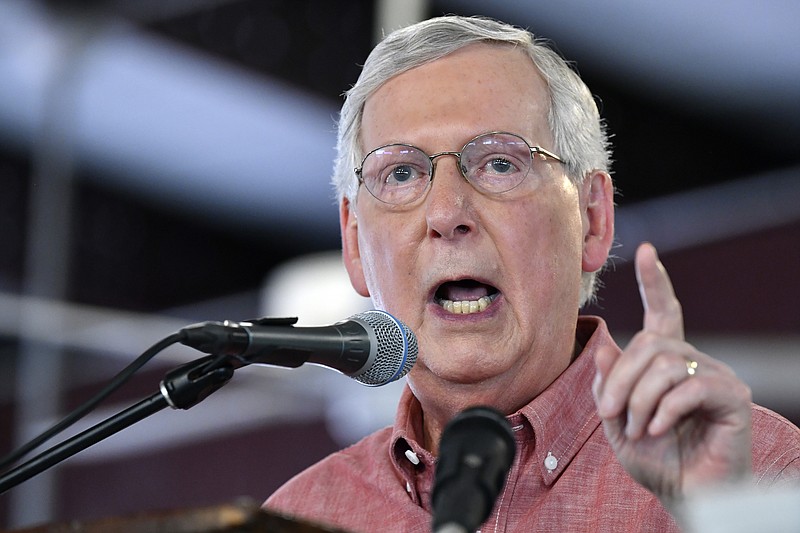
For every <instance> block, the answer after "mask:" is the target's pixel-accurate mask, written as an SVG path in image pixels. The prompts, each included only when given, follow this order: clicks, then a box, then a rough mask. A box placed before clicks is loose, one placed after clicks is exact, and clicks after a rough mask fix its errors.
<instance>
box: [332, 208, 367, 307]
mask: <svg viewBox="0 0 800 533" xmlns="http://www.w3.org/2000/svg"><path fill="white" fill-rule="evenodd" d="M339 227H340V229H341V232H342V259H343V261H344V267H345V269H347V274H348V276H350V283H351V284H352V285H353V288H354V289H355V290H356V292H357V293H358V294H360V295H361V296H364V297H369V290H368V289H367V281H366V279H365V278H364V267H363V265H362V264H361V250H360V249H359V246H358V218H357V217H356V212H355V208H354V206H351V205H350V200H348V199H347V198H344V199H342V202H341V204H339Z"/></svg>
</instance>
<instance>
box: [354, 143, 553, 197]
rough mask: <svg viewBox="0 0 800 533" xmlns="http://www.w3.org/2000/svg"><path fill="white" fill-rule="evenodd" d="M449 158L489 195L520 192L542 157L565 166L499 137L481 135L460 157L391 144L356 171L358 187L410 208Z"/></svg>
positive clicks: (543, 152)
mask: <svg viewBox="0 0 800 533" xmlns="http://www.w3.org/2000/svg"><path fill="white" fill-rule="evenodd" d="M445 155H451V156H453V157H456V158H457V159H458V168H459V170H460V171H461V175H462V176H464V179H466V180H467V181H468V182H469V183H471V184H472V186H473V187H475V188H476V189H477V190H479V191H481V192H484V193H488V194H498V193H503V192H507V191H510V190H511V189H513V188H515V187H517V186H518V185H519V184H520V183H522V182H523V181H524V180H525V178H526V177H527V176H528V174H530V173H531V169H532V167H533V163H534V161H535V160H536V156H539V157H540V158H542V159H544V160H546V159H547V158H549V159H553V160H555V161H558V162H560V163H564V160H563V159H561V158H560V157H559V156H557V155H556V154H554V153H552V152H550V151H548V150H545V149H544V148H542V147H541V146H531V145H530V144H528V142H527V141H526V140H525V139H523V138H522V137H520V136H519V135H516V134H513V133H507V132H502V131H493V132H489V133H483V134H481V135H478V136H477V137H475V138H474V139H472V140H471V141H469V142H467V143H466V144H465V145H464V147H463V148H461V150H460V151H458V152H439V153H436V154H433V155H428V154H426V153H425V152H423V151H422V150H420V149H419V148H417V147H416V146H412V145H410V144H388V145H386V146H381V147H379V148H376V149H374V150H372V151H371V152H369V153H368V154H367V155H366V156H365V157H364V159H363V160H362V161H361V166H360V167H358V168H356V169H354V170H355V173H356V176H357V177H358V182H359V183H361V184H363V185H364V187H366V189H367V191H369V193H370V194H371V195H372V196H374V197H375V198H377V199H378V200H380V201H381V202H385V203H387V204H393V205H405V204H410V203H412V202H415V201H416V200H419V199H420V198H422V197H423V196H424V195H425V192H426V191H427V189H428V186H429V185H430V183H431V182H432V181H433V173H434V171H435V168H436V166H435V159H436V158H437V157H441V156H445ZM538 177H540V176H539V175H537V178H538Z"/></svg>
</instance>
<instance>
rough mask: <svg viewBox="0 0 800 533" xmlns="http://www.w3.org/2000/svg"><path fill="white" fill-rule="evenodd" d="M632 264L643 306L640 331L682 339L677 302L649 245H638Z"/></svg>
mask: <svg viewBox="0 0 800 533" xmlns="http://www.w3.org/2000/svg"><path fill="white" fill-rule="evenodd" d="M635 265H636V281H637V282H638V283H639V294H640V295H641V297H642V305H643V307H644V330H645V331H651V332H653V333H657V334H659V335H663V336H666V337H672V338H677V339H681V340H683V312H682V311H681V304H680V302H679V301H678V298H677V297H676V296H675V291H674V289H673V288H672V282H671V281H670V279H669V275H668V274H667V270H666V269H665V268H664V265H662V264H661V261H659V259H658V253H657V252H656V249H655V247H654V246H653V245H652V244H650V243H643V244H642V245H640V246H639V248H638V250H636V263H635Z"/></svg>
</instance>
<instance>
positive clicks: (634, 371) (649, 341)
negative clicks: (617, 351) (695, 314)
mask: <svg viewBox="0 0 800 533" xmlns="http://www.w3.org/2000/svg"><path fill="white" fill-rule="evenodd" d="M687 350H691V347H689V346H688V345H687V344H686V343H685V342H683V341H681V340H678V339H672V338H665V337H661V336H659V335H656V334H653V333H650V332H647V331H640V332H639V333H637V334H636V335H635V336H634V337H633V339H631V342H630V343H629V344H628V346H627V347H626V348H625V351H624V352H622V354H621V355H620V357H619V358H618V359H617V360H616V361H615V363H614V365H613V367H611V369H610V371H608V373H607V374H605V375H604V379H603V387H602V389H601V391H600V394H599V399H598V406H597V410H598V413H599V414H600V416H601V417H602V418H609V417H614V416H618V415H620V414H621V413H622V412H623V411H624V410H625V409H626V408H627V405H628V402H629V401H630V396H631V393H632V391H633V389H634V387H635V386H636V384H637V383H638V381H639V380H640V379H641V377H642V375H643V374H644V373H645V371H646V370H647V368H648V367H649V366H650V363H651V361H652V360H653V359H654V358H655V357H656V356H658V354H662V353H674V354H682V353H684V352H686V351H687Z"/></svg>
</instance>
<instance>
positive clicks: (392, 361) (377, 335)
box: [348, 309, 418, 387]
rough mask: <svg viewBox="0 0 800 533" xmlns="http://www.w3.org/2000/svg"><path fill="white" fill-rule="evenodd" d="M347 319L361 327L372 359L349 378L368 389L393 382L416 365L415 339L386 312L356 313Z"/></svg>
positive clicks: (416, 350) (403, 325)
mask: <svg viewBox="0 0 800 533" xmlns="http://www.w3.org/2000/svg"><path fill="white" fill-rule="evenodd" d="M348 320H354V321H356V322H358V323H360V324H361V325H362V326H364V327H365V329H366V330H367V332H368V334H369V336H370V343H371V345H372V348H371V351H372V352H374V355H375V357H374V358H373V357H370V360H371V364H369V365H366V368H365V369H364V370H363V371H362V372H360V373H359V374H356V375H353V376H351V377H352V378H353V379H355V380H356V381H358V382H359V383H362V384H364V385H367V386H370V387H377V386H380V385H386V384H387V383H391V382H392V381H396V380H398V379H400V378H402V377H403V376H405V375H406V374H408V372H409V371H410V370H411V367H412V366H414V363H416V362H417V352H418V348H417V337H416V336H415V335H414V332H412V331H411V330H410V329H409V327H408V326H406V325H405V324H404V323H402V322H401V321H399V320H398V319H396V318H395V317H393V316H392V315H390V314H389V313H387V312H386V311H380V310H377V309H375V310H372V311H365V312H363V313H358V314H356V315H353V316H351V317H350V318H349V319H348Z"/></svg>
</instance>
